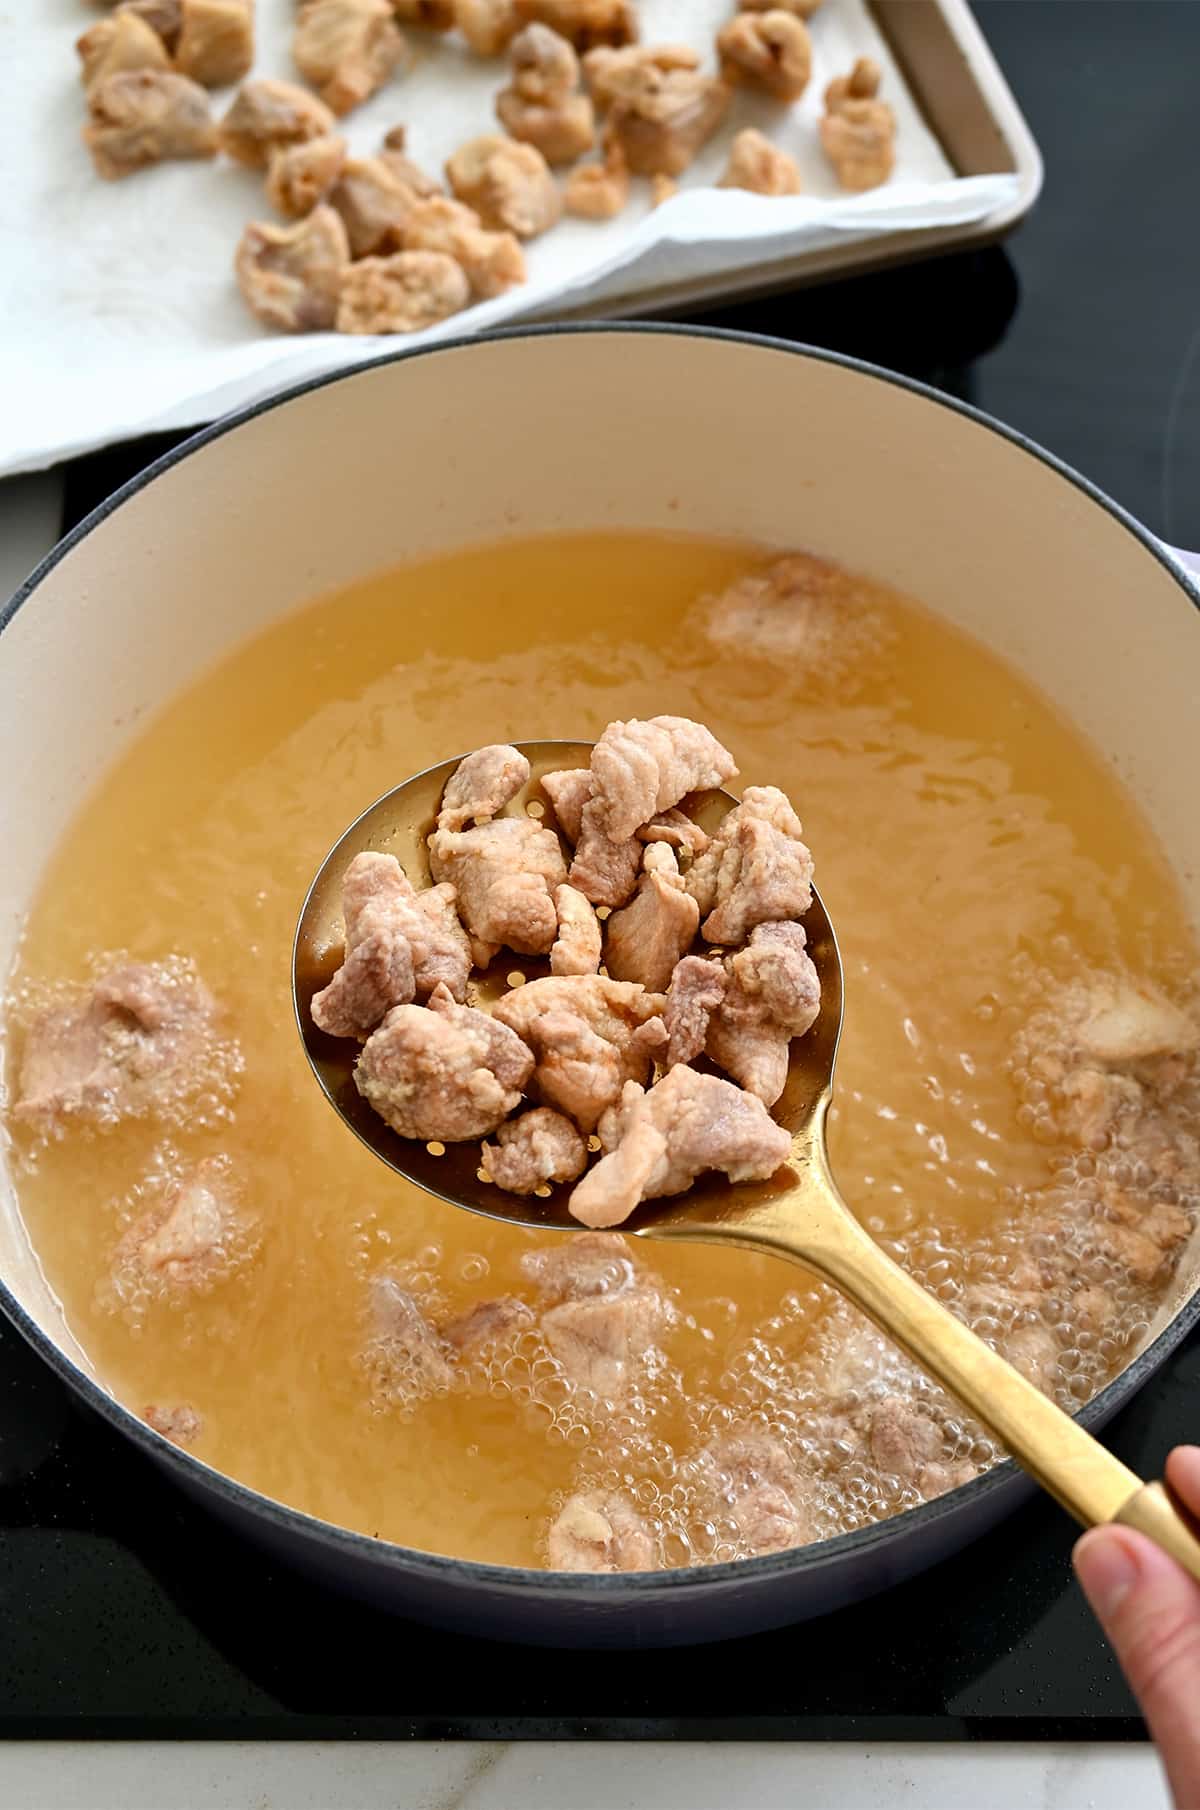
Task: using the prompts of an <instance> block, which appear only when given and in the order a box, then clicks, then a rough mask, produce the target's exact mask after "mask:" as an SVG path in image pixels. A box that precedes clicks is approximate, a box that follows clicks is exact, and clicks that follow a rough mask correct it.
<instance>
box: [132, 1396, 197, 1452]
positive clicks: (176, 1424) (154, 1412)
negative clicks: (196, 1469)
mask: <svg viewBox="0 0 1200 1810" xmlns="http://www.w3.org/2000/svg"><path fill="white" fill-rule="evenodd" d="M142 1419H143V1420H144V1421H145V1423H146V1425H147V1426H148V1427H153V1428H154V1431H155V1432H156V1433H161V1434H162V1436H163V1438H164V1439H169V1440H170V1441H171V1444H172V1445H178V1446H184V1445H191V1443H192V1441H193V1440H194V1439H198V1438H199V1437H200V1435H201V1433H202V1432H203V1431H204V1422H203V1420H202V1419H201V1417H200V1415H199V1414H197V1412H196V1410H195V1408H192V1407H189V1405H188V1404H187V1402H180V1403H179V1404H178V1405H177V1406H176V1407H174V1408H160V1407H158V1406H157V1404H156V1403H154V1402H151V1403H150V1404H149V1405H148V1406H147V1408H146V1410H145V1412H144V1414H143V1415H142Z"/></svg>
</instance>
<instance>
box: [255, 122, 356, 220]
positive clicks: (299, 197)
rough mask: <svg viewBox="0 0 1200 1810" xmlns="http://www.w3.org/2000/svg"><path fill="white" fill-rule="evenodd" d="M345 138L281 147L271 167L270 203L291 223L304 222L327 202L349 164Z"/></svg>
mask: <svg viewBox="0 0 1200 1810" xmlns="http://www.w3.org/2000/svg"><path fill="white" fill-rule="evenodd" d="M346 150H347V146H346V140H345V139H344V138H336V137H328V138H311V139H309V140H307V142H305V143H302V144H298V145H281V146H280V148H279V149H278V150H276V151H273V152H272V153H271V161H270V163H269V165H268V167H267V200H268V201H269V202H270V203H271V206H272V207H274V208H277V209H278V211H279V212H280V213H281V214H286V215H287V217H288V218H289V219H290V220H302V219H303V218H304V216H305V215H306V214H311V212H312V210H313V208H314V207H316V206H317V203H318V202H320V201H324V200H325V199H326V198H327V196H328V194H329V191H330V189H331V188H332V187H333V185H334V183H335V182H336V181H337V179H338V177H339V176H340V175H341V173H342V168H343V166H344V164H345V162H346Z"/></svg>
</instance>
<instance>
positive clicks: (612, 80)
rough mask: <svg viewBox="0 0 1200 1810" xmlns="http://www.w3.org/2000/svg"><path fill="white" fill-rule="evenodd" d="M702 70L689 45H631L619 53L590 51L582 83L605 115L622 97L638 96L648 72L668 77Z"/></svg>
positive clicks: (600, 50) (586, 59) (609, 50)
mask: <svg viewBox="0 0 1200 1810" xmlns="http://www.w3.org/2000/svg"><path fill="white" fill-rule="evenodd" d="M699 67H700V56H699V53H698V52H697V51H695V50H693V49H692V48H691V46H690V45H688V44H631V45H626V46H625V47H624V48H623V49H620V50H612V49H608V48H605V47H601V48H600V49H597V50H589V51H588V53H587V55H586V56H585V57H584V58H583V62H582V69H583V79H584V81H585V83H586V84H587V89H588V93H589V94H590V95H591V97H592V99H593V100H594V101H595V103H596V111H597V112H598V113H606V112H607V111H608V109H609V108H610V107H611V106H612V104H613V102H614V101H615V100H618V99H619V98H620V97H621V96H622V95H628V94H630V93H636V92H637V91H638V89H639V88H640V86H641V81H642V76H641V72H642V71H643V70H645V69H657V70H658V71H659V73H660V74H668V73H670V71H671V70H673V69H699Z"/></svg>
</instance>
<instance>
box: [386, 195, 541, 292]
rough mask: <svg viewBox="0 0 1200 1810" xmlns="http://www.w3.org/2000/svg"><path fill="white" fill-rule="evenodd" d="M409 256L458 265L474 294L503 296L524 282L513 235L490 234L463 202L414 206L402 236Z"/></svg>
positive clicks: (441, 199) (434, 199)
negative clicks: (441, 256)
mask: <svg viewBox="0 0 1200 1810" xmlns="http://www.w3.org/2000/svg"><path fill="white" fill-rule="evenodd" d="M404 244H405V247H406V248H407V249H408V250H410V251H440V252H444V253H445V254H446V256H447V257H451V258H453V259H454V261H455V263H457V264H460V265H461V266H462V269H463V273H464V275H465V276H466V279H467V282H468V283H469V284H470V287H471V293H472V294H473V295H477V296H479V297H481V298H483V299H486V298H487V297H489V296H493V295H503V294H504V293H505V291H506V290H508V289H515V288H517V287H518V286H519V285H520V284H521V283H523V282H524V281H525V275H526V271H525V254H524V252H523V251H522V250H521V247H520V245H519V244H518V242H517V240H516V238H515V237H514V236H513V234H512V233H492V232H487V231H485V229H484V228H483V227H482V226H481V225H480V223H479V215H478V214H477V213H476V212H475V210H474V208H471V207H468V206H467V205H466V203H465V202H462V201H451V200H450V198H449V196H448V195H434V196H431V197H430V199H429V200H427V201H418V202H416V203H415V205H414V207H413V210H412V212H411V213H410V214H409V217H408V225H407V227H406V228H405V233H404Z"/></svg>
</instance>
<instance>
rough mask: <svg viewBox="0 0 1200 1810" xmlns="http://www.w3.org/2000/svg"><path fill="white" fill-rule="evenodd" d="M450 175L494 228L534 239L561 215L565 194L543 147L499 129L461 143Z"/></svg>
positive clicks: (450, 162) (459, 191) (457, 190)
mask: <svg viewBox="0 0 1200 1810" xmlns="http://www.w3.org/2000/svg"><path fill="white" fill-rule="evenodd" d="M446 179H447V181H448V182H449V184H450V187H451V188H452V189H453V191H454V193H455V194H456V195H457V197H458V199H459V200H460V201H465V202H466V204H467V206H468V207H473V208H474V209H475V212H476V213H477V214H478V215H479V218H480V219H481V220H482V222H483V224H484V225H485V226H486V227H489V228H490V229H491V230H492V231H493V232H511V233H515V234H516V236H517V238H518V239H536V238H537V236H538V234H539V233H544V232H546V231H548V230H549V228H550V227H552V226H553V225H554V224H555V223H556V221H558V220H559V219H560V218H561V216H562V195H561V194H560V193H559V189H558V184H557V183H556V182H555V180H554V177H553V176H552V175H551V173H550V166H549V165H548V164H547V162H546V159H545V158H544V157H543V156H542V154H541V152H540V151H538V150H536V149H535V148H534V146H533V145H522V144H517V143H516V142H515V141H514V140H513V139H511V138H501V137H500V136H499V135H498V134H496V133H484V134H483V135H482V137H479V138H471V139H468V141H467V143H466V144H465V145H460V146H459V148H458V150H457V151H455V152H454V154H453V156H451V157H450V158H449V159H448V160H447V163H446Z"/></svg>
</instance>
